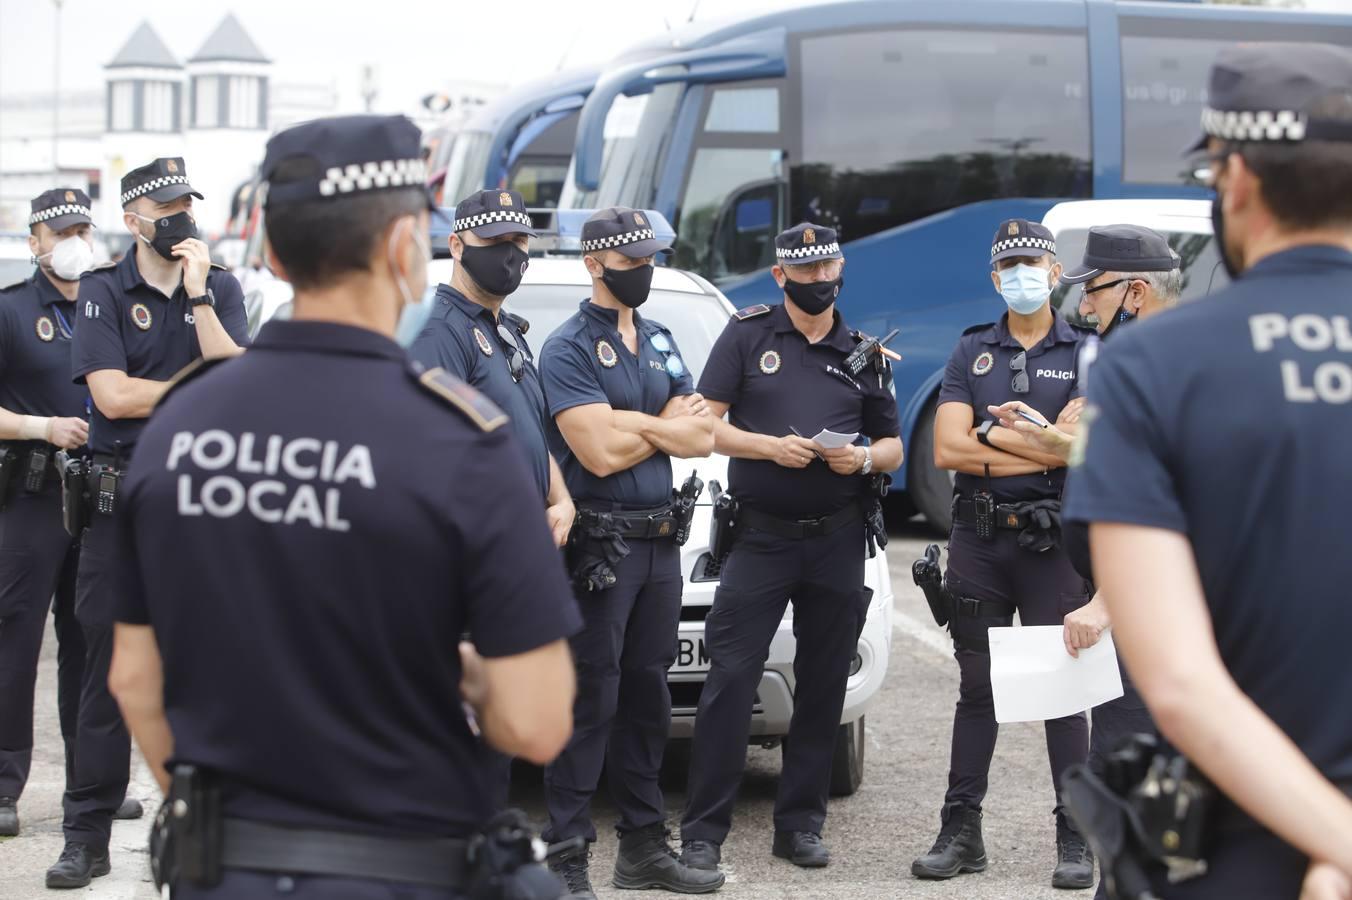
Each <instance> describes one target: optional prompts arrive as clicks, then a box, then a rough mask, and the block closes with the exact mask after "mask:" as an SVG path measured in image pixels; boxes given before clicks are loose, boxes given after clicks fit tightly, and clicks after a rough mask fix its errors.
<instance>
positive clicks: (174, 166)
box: [164, 159, 178, 175]
mask: <svg viewBox="0 0 1352 900" xmlns="http://www.w3.org/2000/svg"><path fill="white" fill-rule="evenodd" d="M164 167H165V168H166V169H168V170H169V174H170V175H176V174H178V163H176V162H174V161H173V160H172V159H170V160H167V161H165V164H164Z"/></svg>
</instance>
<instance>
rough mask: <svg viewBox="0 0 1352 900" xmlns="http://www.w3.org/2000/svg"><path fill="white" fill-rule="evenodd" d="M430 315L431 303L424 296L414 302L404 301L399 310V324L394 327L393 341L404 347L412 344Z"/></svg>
mask: <svg viewBox="0 0 1352 900" xmlns="http://www.w3.org/2000/svg"><path fill="white" fill-rule="evenodd" d="M431 315H432V303H431V301H430V300H428V299H427V297H425V296H424V297H423V298H422V299H421V300H419V301H418V302H416V303H405V304H404V308H403V309H402V310H400V311H399V324H398V325H396V326H395V327H394V342H395V343H396V344H398V345H399V346H400V347H404V348H408V347H411V346H413V342H414V341H416V340H417V339H418V335H420V334H422V330H423V326H425V325H426V324H427V319H428V317H429V316H431Z"/></svg>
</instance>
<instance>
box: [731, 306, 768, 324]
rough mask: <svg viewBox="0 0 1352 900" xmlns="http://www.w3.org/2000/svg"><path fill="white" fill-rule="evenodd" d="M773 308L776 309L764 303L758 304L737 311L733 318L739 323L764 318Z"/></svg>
mask: <svg viewBox="0 0 1352 900" xmlns="http://www.w3.org/2000/svg"><path fill="white" fill-rule="evenodd" d="M773 308H774V307H771V306H766V305H765V304H764V303H757V304H756V305H755V306H747V307H743V308H742V309H739V310H737V312H735V313H733V314H732V317H733V318H734V319H736V320H737V321H738V322H745V321H746V320H747V319H754V318H756V317H757V316H763V315H765V314H766V313H768V312H770V310H771V309H773Z"/></svg>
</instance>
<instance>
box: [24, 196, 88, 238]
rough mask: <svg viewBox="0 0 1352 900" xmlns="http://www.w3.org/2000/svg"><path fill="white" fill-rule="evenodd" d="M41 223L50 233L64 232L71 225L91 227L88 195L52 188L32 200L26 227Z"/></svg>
mask: <svg viewBox="0 0 1352 900" xmlns="http://www.w3.org/2000/svg"><path fill="white" fill-rule="evenodd" d="M39 222H41V223H42V224H44V225H46V226H47V227H48V228H50V229H51V230H52V231H64V230H65V229H67V228H69V227H71V226H72V225H93V224H94V219H93V217H92V213H91V212H90V209H89V195H88V194H86V193H85V192H84V191H82V190H80V189H78V188H52V189H51V190H50V191H43V192H42V193H41V194H38V195H37V196H36V197H34V198H33V202H32V204H30V215H29V216H28V226H29V227H30V228H31V227H32V226H34V225H36V224H38V223H39Z"/></svg>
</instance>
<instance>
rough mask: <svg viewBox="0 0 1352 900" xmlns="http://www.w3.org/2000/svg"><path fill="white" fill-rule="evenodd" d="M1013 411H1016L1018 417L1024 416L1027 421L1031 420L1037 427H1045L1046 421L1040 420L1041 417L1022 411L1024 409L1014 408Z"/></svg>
mask: <svg viewBox="0 0 1352 900" xmlns="http://www.w3.org/2000/svg"><path fill="white" fill-rule="evenodd" d="M1014 412H1016V413H1018V414H1019V416H1020V417H1022V418H1024V419H1027V420H1028V421H1029V422H1032V423H1033V424H1034V425H1036V426H1037V427H1038V428H1046V427H1047V423H1046V422H1044V421H1042V420H1041V419H1039V418H1037V417H1036V416H1032V415H1029V414H1028V413H1026V412H1024V411H1023V410H1021V409H1016V410H1014Z"/></svg>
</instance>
